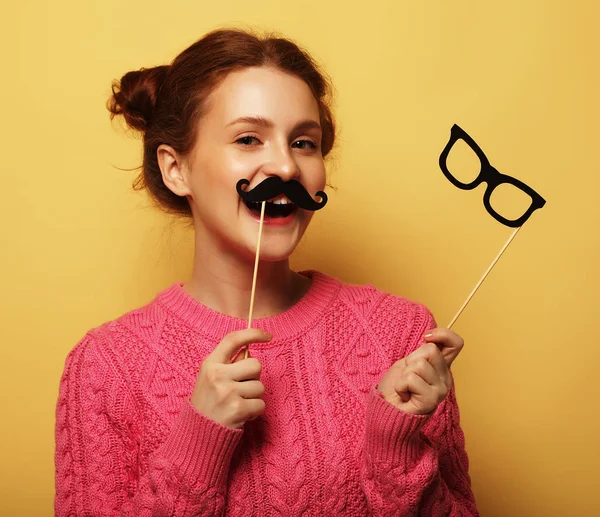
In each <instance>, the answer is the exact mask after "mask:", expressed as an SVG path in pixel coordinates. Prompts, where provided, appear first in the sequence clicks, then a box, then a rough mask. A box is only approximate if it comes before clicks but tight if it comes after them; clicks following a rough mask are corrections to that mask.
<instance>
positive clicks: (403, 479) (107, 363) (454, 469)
mask: <svg viewBox="0 0 600 517" xmlns="http://www.w3.org/2000/svg"><path fill="white" fill-rule="evenodd" d="M303 274H305V275H307V276H309V277H311V278H312V284H311V287H310V289H309V291H308V293H307V294H306V295H305V296H304V297H303V298H302V299H301V300H300V301H299V302H298V303H296V305H294V306H293V307H292V308H290V309H289V310H287V311H286V312H284V313H282V314H279V315H277V316H274V317H270V318H263V319H258V320H255V321H254V326H255V327H259V328H263V329H265V330H268V331H269V332H271V333H272V334H273V340H272V341H271V342H269V343H258V344H254V345H251V355H252V356H253V357H256V358H257V359H258V360H259V361H260V362H261V363H262V365H263V371H262V374H261V380H262V382H263V383H264V385H265V394H264V400H265V403H266V409H265V412H264V414H263V415H262V416H261V417H260V418H258V419H256V420H254V421H252V422H248V423H247V424H246V425H245V427H244V429H230V428H227V427H224V426H221V425H219V424H218V423H216V422H214V421H212V420H210V419H209V418H207V417H205V416H204V415H202V414H201V413H199V412H198V411H197V410H196V409H195V408H194V407H193V406H192V404H191V402H190V396H191V393H192V390H193V388H194V384H195V381H196V376H197V373H198V369H199V367H200V364H201V363H202V360H203V359H204V358H205V357H206V356H207V355H208V354H209V353H210V352H211V351H212V350H213V349H214V347H215V346H216V345H217V343H218V342H219V341H220V340H221V339H222V338H223V336H224V335H226V334H228V333H229V332H233V331H234V330H240V329H243V328H245V327H246V321H245V320H243V319H237V318H232V317H229V316H226V315H223V314H220V313H217V312H215V311H213V310H211V309H209V308H208V307H205V306H204V305H202V304H200V303H199V302H197V301H196V300H194V299H193V298H192V297H190V296H189V295H188V294H187V293H186V292H185V291H184V290H183V289H182V285H183V284H181V283H177V284H174V285H172V286H170V287H169V288H167V289H165V290H164V291H162V292H161V293H159V294H158V295H157V296H156V298H155V299H154V300H153V301H152V302H150V303H149V304H148V305H146V306H144V307H142V308H140V309H136V310H134V311H131V312H129V313H127V314H125V315H123V316H122V317H120V318H118V319H117V320H115V321H111V322H107V323H105V324H103V325H101V326H99V327H97V328H95V329H93V330H90V331H89V332H88V333H87V334H86V335H85V336H84V337H83V339H82V340H81V341H80V342H79V343H78V344H77V346H75V347H74V348H73V349H72V350H71V352H70V353H69V354H68V356H67V358H66V361H65V368H64V372H63V375H62V378H61V381H60V386H59V394H58V402H57V406H56V450H55V465H56V498H55V512H56V515H57V516H59V517H66V516H94V517H96V516H118V515H123V516H148V517H149V516H153V517H162V516H165V517H166V516H178V517H184V516H186V517H187V516H218V515H228V516H252V515H254V516H285V517H293V516H300V515H307V516H310V515H313V516H325V515H326V516H335V515H346V516H367V515H373V516H386V517H390V516H391V515H403V516H421V515H423V516H433V517H437V516H441V515H444V516H446V515H449V516H473V515H479V514H478V512H477V509H476V507H475V502H474V498H473V494H472V491H471V484H470V478H469V474H468V459H467V455H466V453H465V448H464V445H465V442H464V435H463V432H462V430H461V428H460V420H459V412H458V406H457V403H456V395H455V391H454V388H453V389H452V390H451V392H450V394H449V396H448V397H447V398H446V400H445V401H444V402H443V403H442V404H440V405H439V406H438V408H437V410H436V411H435V412H434V413H433V414H432V415H428V416H417V415H410V414H407V413H404V412H402V411H400V410H398V409H397V408H396V407H394V406H393V405H391V404H389V403H388V402H386V401H385V400H384V399H383V398H382V397H381V396H380V395H379V393H378V391H377V384H378V382H379V380H380V379H381V377H382V376H383V374H384V373H385V372H386V371H387V370H388V369H389V367H390V366H391V365H392V364H393V363H394V362H395V361H396V360H398V359H400V358H401V357H404V356H405V355H407V354H409V353H410V352H412V351H413V350H415V349H416V348H418V347H419V346H420V344H421V342H422V336H423V334H424V333H425V331H426V330H428V329H429V328H432V327H434V326H435V321H434V320H433V317H432V316H431V314H430V312H429V311H428V310H427V309H426V308H425V307H424V306H423V305H420V304H417V303H414V302H411V301H409V300H406V299H404V298H401V297H398V296H392V295H389V294H386V293H384V292H382V291H379V290H377V289H376V288H374V287H373V286H370V285H367V286H355V285H349V284H343V283H341V282H339V281H338V280H336V279H334V278H332V277H330V276H327V275H324V274H322V273H318V272H315V271H306V272H303Z"/></svg>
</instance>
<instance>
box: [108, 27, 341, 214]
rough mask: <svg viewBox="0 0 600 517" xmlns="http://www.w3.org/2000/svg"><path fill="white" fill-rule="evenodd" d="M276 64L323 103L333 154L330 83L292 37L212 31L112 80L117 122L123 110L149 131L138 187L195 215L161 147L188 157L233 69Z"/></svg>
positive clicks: (325, 139)
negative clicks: (165, 171) (167, 175)
mask: <svg viewBox="0 0 600 517" xmlns="http://www.w3.org/2000/svg"><path fill="white" fill-rule="evenodd" d="M258 66H272V67H275V68H278V69H280V70H282V71H284V72H287V73H290V74H293V75H295V76H297V77H299V78H300V79H302V80H303V81H304V82H305V83H306V84H307V85H308V86H309V88H310V89H311V91H312V93H313V95H314V97H315V99H316V101H317V103H318V107H319V115H320V119H321V120H320V122H321V127H322V135H323V136H322V139H321V150H322V154H323V156H326V155H327V154H328V153H329V151H330V150H331V148H332V147H333V143H334V140H335V123H334V120H333V115H332V112H331V107H330V102H331V86H330V83H329V81H328V80H327V79H326V77H325V75H324V73H323V72H322V71H321V70H320V69H319V66H318V65H317V64H316V63H315V62H314V61H313V59H312V58H311V57H310V55H309V54H308V53H307V52H306V51H304V50H302V49H301V48H299V47H298V46H297V45H296V44H295V43H293V42H292V41H290V40H288V39H285V38H279V37H264V38H263V37H259V36H256V35H254V34H252V33H250V32H247V31H242V30H238V29H227V30H225V29H220V30H216V31H213V32H210V33H209V34H207V35H206V36H204V37H203V38H202V39H200V40H198V41H197V42H196V43H194V44H193V45H191V46H190V47H188V48H187V49H186V50H184V51H183V52H182V53H181V54H179V55H178V56H177V57H176V58H175V60H174V61H173V63H172V64H171V65H162V66H157V67H154V68H142V69H140V70H136V71H132V72H128V73H126V74H125V75H124V76H123V77H122V78H121V80H120V81H115V82H113V85H112V96H111V97H110V99H109V101H108V104H107V107H108V110H109V111H110V113H111V119H112V118H114V117H115V116H116V115H123V117H124V118H125V121H126V122H127V124H128V125H129V126H130V127H131V128H133V129H135V130H137V131H140V132H141V133H143V136H144V159H143V164H142V167H141V168H142V171H141V173H140V175H139V176H138V177H137V178H136V180H135V182H134V188H135V189H136V190H140V189H143V188H147V189H148V190H149V191H150V194H151V196H152V197H153V199H154V200H155V201H156V202H157V204H158V205H159V206H160V207H161V208H162V209H164V210H165V211H167V212H169V213H175V214H180V215H184V216H191V210H190V206H189V204H188V202H187V199H186V198H185V197H180V196H177V195H176V194H174V193H173V192H171V190H169V189H168V188H167V186H166V185H165V184H164V182H163V180H162V176H161V172H160V168H159V166H158V161H157V157H156V151H157V149H158V146H159V145H161V144H167V145H170V146H171V147H173V149H175V150H176V151H177V152H178V153H180V154H182V155H183V156H185V155H187V154H188V153H189V152H190V151H191V150H192V148H193V146H194V142H195V141H196V136H197V135H196V132H197V129H196V128H197V127H198V122H199V119H200V117H201V116H202V114H203V110H204V109H205V100H206V99H207V97H208V96H209V95H210V93H211V92H212V91H213V90H214V89H215V88H216V87H217V86H218V85H219V83H220V82H221V81H222V80H223V79H224V78H225V76H226V75H227V74H229V73H230V72H233V71H237V70H240V69H243V68H248V67H258Z"/></svg>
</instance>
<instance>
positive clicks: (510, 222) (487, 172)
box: [440, 124, 546, 228]
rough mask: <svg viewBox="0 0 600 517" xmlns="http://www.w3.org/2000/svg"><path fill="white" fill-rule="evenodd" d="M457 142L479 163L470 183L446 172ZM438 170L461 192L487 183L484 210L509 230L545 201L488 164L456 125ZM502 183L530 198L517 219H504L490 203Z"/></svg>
mask: <svg viewBox="0 0 600 517" xmlns="http://www.w3.org/2000/svg"><path fill="white" fill-rule="evenodd" d="M458 140H463V141H464V142H465V143H466V144H467V145H468V146H469V147H470V148H471V149H472V150H473V151H474V152H475V154H476V155H477V157H478V158H479V161H480V163H481V169H480V172H479V175H478V176H477V177H476V178H475V179H474V180H473V181H472V182H470V183H463V182H461V181H459V180H458V179H456V177H454V176H453V175H452V173H451V172H450V171H449V170H448V164H447V159H448V155H449V154H450V150H451V149H452V146H454V144H456V142H457V141H458ZM440 169H442V172H443V173H444V176H446V178H448V180H450V182H451V183H452V184H453V185H454V186H456V187H458V188H460V189H462V190H473V189H474V188H476V187H477V186H478V185H480V184H481V183H487V188H486V189H485V194H484V195H483V205H484V206H485V209H486V210H487V211H488V213H489V214H490V215H491V216H492V217H493V218H494V219H496V221H498V222H500V223H502V224H504V225H505V226H510V227H511V228H517V227H519V226H522V225H523V224H524V223H525V221H527V219H529V217H530V216H531V214H533V212H534V211H535V210H537V209H538V208H542V207H543V206H544V205H545V204H546V200H545V199H544V198H543V197H542V196H540V195H539V194H538V193H537V192H536V191H535V190H533V189H532V188H531V187H530V186H528V185H526V184H525V183H523V182H522V181H519V180H518V179H516V178H513V177H512V176H507V175H506V174H502V173H501V172H499V171H498V170H497V169H495V168H494V167H493V166H492V165H491V164H490V162H489V160H488V159H487V157H486V155H485V154H484V152H483V151H482V150H481V148H480V147H479V146H478V145H477V144H476V143H475V140H473V139H472V138H471V137H470V136H469V135H468V134H467V133H466V131H464V130H463V129H461V128H460V127H459V126H457V125H456V124H454V125H453V126H452V129H451V130H450V140H449V141H448V143H447V144H446V147H444V150H443V151H442V154H440ZM503 183H507V184H509V185H513V186H514V187H516V188H518V189H519V190H521V191H522V192H523V193H525V194H527V195H528V196H529V197H530V198H531V204H530V205H529V208H527V210H526V211H525V212H524V213H523V215H521V216H520V217H518V218H517V219H508V218H506V217H504V216H503V215H502V214H500V213H498V212H497V211H496V210H495V209H494V208H493V207H492V205H491V203H490V198H491V197H492V193H493V192H494V189H495V188H496V187H498V186H499V185H502V184H503Z"/></svg>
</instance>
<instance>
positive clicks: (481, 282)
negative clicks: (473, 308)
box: [447, 226, 521, 328]
mask: <svg viewBox="0 0 600 517" xmlns="http://www.w3.org/2000/svg"><path fill="white" fill-rule="evenodd" d="M520 229H521V227H520V226H519V227H518V228H516V229H515V231H514V232H513V233H512V235H511V236H510V237H509V238H508V240H507V241H506V244H504V246H503V247H502V249H501V250H500V253H498V255H496V258H495V259H494V261H493V262H492V263H491V264H490V267H488V268H487V271H486V272H485V273H484V274H483V276H482V277H481V280H479V282H477V285H476V286H475V289H473V290H472V291H471V294H470V295H469V297H468V298H467V300H466V301H465V303H463V304H462V307H461V308H460V309H458V312H457V313H456V316H454V318H452V321H451V322H450V324H449V325H448V327H447V328H452V325H454V323H455V322H456V320H457V319H458V317H459V316H460V314H461V312H462V311H464V310H465V307H466V306H467V304H468V303H469V302H470V301H471V298H473V295H474V294H475V293H476V292H477V289H479V286H481V284H483V281H484V280H485V278H486V277H487V276H488V275H489V273H490V271H491V270H492V268H493V267H494V266H495V265H496V262H498V259H499V258H500V257H501V256H502V254H503V253H504V250H505V249H506V248H508V245H509V244H510V243H511V241H512V240H513V239H514V238H515V235H517V232H518V231H519V230H520Z"/></svg>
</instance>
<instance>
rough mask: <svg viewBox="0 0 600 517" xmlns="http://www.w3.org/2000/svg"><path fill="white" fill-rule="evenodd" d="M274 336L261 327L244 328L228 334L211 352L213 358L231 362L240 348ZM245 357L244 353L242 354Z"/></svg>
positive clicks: (221, 361) (220, 361) (225, 362)
mask: <svg viewBox="0 0 600 517" xmlns="http://www.w3.org/2000/svg"><path fill="white" fill-rule="evenodd" d="M271 339H273V336H272V335H271V334H270V333H269V332H266V331H264V330H261V329H244V330H238V331H236V332H231V333H229V334H227V335H226V336H225V337H224V338H223V339H222V340H221V342H220V343H219V344H218V345H217V346H216V347H215V349H214V350H213V351H212V352H211V353H210V357H211V359H212V360H214V361H216V362H218V363H224V364H227V363H230V362H232V359H233V358H234V356H235V355H236V353H237V352H239V351H240V349H243V348H244V347H245V346H246V345H249V344H251V343H264V342H266V341H270V340H271ZM238 355H239V354H238ZM242 359H243V355H242Z"/></svg>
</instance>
